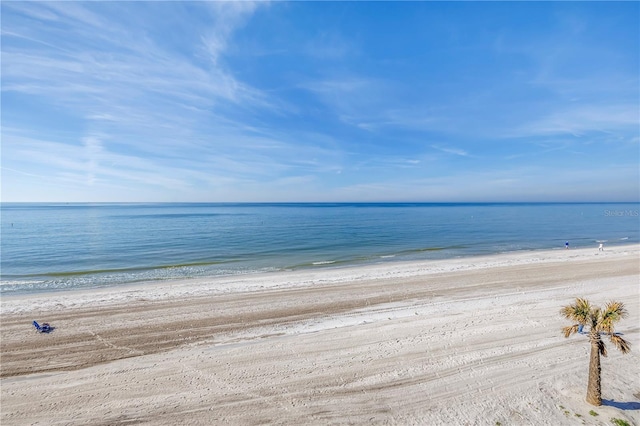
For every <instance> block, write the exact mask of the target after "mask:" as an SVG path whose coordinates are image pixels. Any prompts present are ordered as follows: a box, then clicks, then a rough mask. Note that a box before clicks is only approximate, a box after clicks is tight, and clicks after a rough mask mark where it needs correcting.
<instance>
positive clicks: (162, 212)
mask: <svg viewBox="0 0 640 426" xmlns="http://www.w3.org/2000/svg"><path fill="white" fill-rule="evenodd" d="M639 210H640V205H639V204H637V203H632V204H629V203H623V204H18V203H16V204H13V203H3V204H2V205H1V214H2V221H1V222H2V234H1V238H2V240H1V249H2V252H1V256H2V260H1V266H2V270H1V278H2V285H1V286H0V292H2V293H4V294H9V293H16V292H41V291H59V290H64V289H75V288H86V287H99V286H117V285H122V284H127V283H132V282H139V281H155V280H163V279H170V278H190V277H207V276H219V275H231V274H242V273H255V272H267V271H278V270H291V269H300V268H326V267H337V266H347V265H359V264H367V263H380V262H393V261H404V260H419V259H442V258H449V257H460V256H473V255H478V254H491V253H500V252H507V251H517V250H538V249H549V248H563V247H564V244H565V241H569V243H570V245H571V247H588V246H593V247H597V242H598V241H606V244H607V245H615V244H622V243H637V242H638V241H639V239H640V238H639V237H640V218H639V216H638V211H639ZM150 285H152V284H150Z"/></svg>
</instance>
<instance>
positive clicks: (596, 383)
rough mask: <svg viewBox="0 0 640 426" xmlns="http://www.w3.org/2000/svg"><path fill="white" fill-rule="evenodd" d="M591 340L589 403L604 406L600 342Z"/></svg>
mask: <svg viewBox="0 0 640 426" xmlns="http://www.w3.org/2000/svg"><path fill="white" fill-rule="evenodd" d="M599 339H600V336H598V337H597V338H596V339H590V340H591V358H590V359H589V383H588V384H587V402H588V403H589V404H593V405H602V392H601V388H600V348H599V345H598V340H599Z"/></svg>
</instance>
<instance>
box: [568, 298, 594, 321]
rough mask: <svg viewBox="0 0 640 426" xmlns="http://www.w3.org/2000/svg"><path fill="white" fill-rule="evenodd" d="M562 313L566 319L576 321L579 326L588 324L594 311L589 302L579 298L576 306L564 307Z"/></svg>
mask: <svg viewBox="0 0 640 426" xmlns="http://www.w3.org/2000/svg"><path fill="white" fill-rule="evenodd" d="M560 313H561V314H562V315H564V317H565V318H567V319H570V320H572V321H576V322H577V323H579V324H587V323H588V322H589V319H590V317H591V315H592V309H591V305H590V304H589V301H588V300H586V299H581V298H579V297H578V298H576V301H575V303H574V304H572V305H567V306H564V307H563V308H562V309H561V310H560Z"/></svg>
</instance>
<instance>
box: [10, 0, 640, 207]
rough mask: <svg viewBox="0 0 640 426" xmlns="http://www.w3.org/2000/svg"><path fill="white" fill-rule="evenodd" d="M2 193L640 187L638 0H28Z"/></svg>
mask: <svg viewBox="0 0 640 426" xmlns="http://www.w3.org/2000/svg"><path fill="white" fill-rule="evenodd" d="M1 8H2V135H1V136H2V151H1V154H2V157H1V166H2V170H1V173H2V175H1V176H2V201H90V202H99V201H194V202H238V201H256V202H261V201H425V202H429V201H434V202H438V201H638V200H639V198H640V195H639V191H640V183H639V182H640V172H639V169H640V130H639V116H640V106H639V104H640V86H639V69H640V65H639V56H640V46H639V41H640V33H639V31H640V30H639V28H640V23H639V19H640V18H639V16H640V4H639V3H637V2H620V3H616V2H602V3H599V2H533V3H529V2H525V3H521V2H477V3H466V2H270V3H267V2H259V3H250V2H236V3H221V2H87V3H82V2H46V3H34V2H10V1H4V2H2V4H1Z"/></svg>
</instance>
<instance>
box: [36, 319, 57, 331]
mask: <svg viewBox="0 0 640 426" xmlns="http://www.w3.org/2000/svg"><path fill="white" fill-rule="evenodd" d="M33 326H34V327H35V328H36V331H37V332H38V333H50V332H51V331H52V330H53V327H51V326H50V325H49V323H47V322H45V323H43V324H42V325H40V324H38V321H33Z"/></svg>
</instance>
